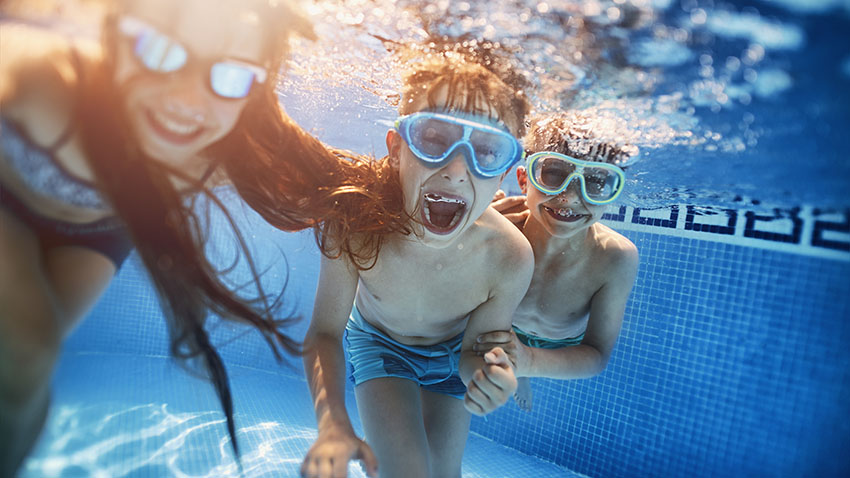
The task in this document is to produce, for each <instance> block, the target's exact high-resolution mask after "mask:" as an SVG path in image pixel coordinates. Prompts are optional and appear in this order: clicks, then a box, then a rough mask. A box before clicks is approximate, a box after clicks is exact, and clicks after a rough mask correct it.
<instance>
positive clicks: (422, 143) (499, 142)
mask: <svg viewBox="0 0 850 478" xmlns="http://www.w3.org/2000/svg"><path fill="white" fill-rule="evenodd" d="M395 129H396V130H397V131H398V132H399V134H400V135H401V137H402V139H404V141H405V142H406V143H407V146H408V147H409V148H410V150H411V151H412V152H413V154H414V155H416V157H417V158H419V160H420V161H422V162H423V163H425V165H426V166H428V167H430V168H439V167H442V166H444V165H445V164H446V163H448V162H449V161H450V160H451V158H452V156H453V155H454V153H455V151H456V150H457V149H458V148H461V150H462V151H463V152H464V157H465V158H466V164H467V165H468V166H469V170H470V171H471V172H472V173H473V174H475V175H476V176H478V177H480V178H484V179H489V178H493V177H496V176H499V175H501V174H502V173H504V172H505V171H507V170H509V169H511V166H513V165H514V164H515V163H516V162H517V161H519V160H520V159H522V158H523V157H524V156H525V152H524V151H523V150H522V146H521V145H520V144H519V141H517V139H516V138H514V136H513V135H511V134H510V133H508V132H507V131H505V130H502V129H499V128H497V127H495V126H492V125H489V124H485V123H479V122H476V121H472V120H469V119H464V118H458V117H456V116H451V115H447V114H441V113H432V112H427V111H421V112H418V113H413V114H410V115H407V116H402V117H400V118H398V119H397V120H396V122H395Z"/></svg>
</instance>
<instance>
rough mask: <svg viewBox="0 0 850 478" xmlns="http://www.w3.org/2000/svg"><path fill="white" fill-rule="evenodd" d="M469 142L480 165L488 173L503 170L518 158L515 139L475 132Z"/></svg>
mask: <svg viewBox="0 0 850 478" xmlns="http://www.w3.org/2000/svg"><path fill="white" fill-rule="evenodd" d="M469 142H470V144H472V149H473V150H474V151H475V157H476V158H478V165H479V166H480V167H481V169H484V170H487V171H495V170H498V169H501V168H502V167H503V166H504V165H505V164H508V163H511V161H512V160H513V158H514V156H516V153H515V152H514V141H513V138H511V137H508V136H504V135H497V134H493V133H488V132H484V131H473V132H472V135H470V137H469Z"/></svg>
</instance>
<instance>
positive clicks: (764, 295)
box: [67, 205, 850, 477]
mask: <svg viewBox="0 0 850 478" xmlns="http://www.w3.org/2000/svg"><path fill="white" fill-rule="evenodd" d="M243 210H244V208H242V207H241V206H240V207H237V208H236V216H237V218H238V219H239V220H240V222H241V224H242V226H243V227H245V230H247V231H250V233H248V234H246V235H247V236H249V237H248V239H249V240H250V241H251V242H252V244H253V245H254V247H255V250H256V251H257V252H256V254H257V258H258V259H259V261H258V262H259V263H260V267H261V268H266V267H269V269H268V272H267V273H266V275H265V276H264V283H265V284H266V286H267V287H268V288H269V290H275V288H277V289H279V288H280V285H281V284H282V283H283V281H284V278H285V277H286V272H287V271H288V272H289V281H288V283H287V287H286V292H285V296H284V302H285V303H286V304H293V306H292V307H293V308H292V310H293V311H294V312H295V313H298V314H301V315H303V316H304V317H305V319H304V320H303V321H302V322H301V323H300V324H298V325H296V326H295V327H294V328H293V329H291V330H292V331H293V332H292V333H293V334H294V335H296V336H299V337H300V336H303V333H304V331H305V330H306V325H307V324H306V322H307V320H308V318H309V313H310V310H311V308H312V304H311V302H312V299H313V294H314V290H315V285H316V279H317V264H318V257H319V256H318V252H317V251H316V249H315V246H314V244H313V238H312V235H311V234H310V233H299V234H280V233H277V232H276V231H274V230H272V229H271V228H269V227H268V226H267V225H265V224H264V223H262V221H261V220H259V219H258V218H257V217H256V216H255V215H254V214H253V213H252V212H250V211H246V212H245V213H244V214H243V213H242V211H243ZM243 216H244V217H243ZM606 223H607V224H609V225H610V226H611V227H614V228H615V229H617V230H619V231H621V232H622V233H623V234H624V235H626V236H627V237H629V238H630V239H631V240H632V241H633V242H634V243H635V244H636V245H637V246H638V249H639V250H640V255H641V264H640V270H639V273H638V277H637V282H636V284H635V288H634V291H633V293H632V296H631V298H630V300H629V304H628V307H627V310H626V318H625V321H624V325H623V330H622V333H621V336H620V339H619V341H618V343H617V346H616V348H615V351H614V354H613V356H612V358H611V362H610V363H609V365H608V368H607V369H606V370H605V371H604V372H603V373H602V374H601V375H600V376H598V377H595V378H592V379H585V380H576V381H553V380H546V379H533V380H532V387H533V389H534V393H535V396H534V409H533V411H532V412H530V413H525V412H522V411H520V410H519V409H518V408H517V407H516V406H515V405H514V404H512V403H511V404H508V405H507V406H505V407H503V408H502V409H500V410H499V411H498V412H496V413H494V414H491V415H490V416H488V417H487V419H486V420H485V419H477V418H476V419H474V420H473V425H472V429H473V431H474V432H477V433H479V434H482V435H484V436H487V437H490V438H492V439H493V440H495V441H497V442H500V443H503V444H505V445H507V446H510V447H512V448H516V449H519V450H521V451H523V452H525V453H527V454H529V455H533V456H537V457H541V458H543V459H546V460H548V461H552V462H555V463H558V464H560V465H563V466H566V467H567V468H569V469H570V470H573V471H576V472H579V473H582V474H586V475H589V476H594V477H618V476H622V477H635V476H720V475H726V476H850V457H848V455H847V453H846V450H848V449H850V423H848V420H847V419H848V418H849V417H848V412H850V409H848V406H847V404H848V403H850V346H848V343H850V213H848V212H847V211H837V212H836V211H819V210H817V209H814V208H793V209H789V210H780V211H775V212H773V213H764V212H763V211H747V210H744V209H741V210H729V209H723V210H714V209H710V208H694V207H689V206H684V205H683V206H674V207H668V208H662V209H656V210H651V211H648V210H645V209H644V210H641V209H639V208H632V207H625V206H623V207H619V208H615V209H614V210H612V211H611V213H610V214H609V215H608V216H606ZM213 237H214V238H216V241H214V244H215V245H216V247H219V248H223V249H227V247H228V246H227V244H228V243H229V242H228V240H227V239H220V238H227V237H229V235H228V232H227V231H226V228H224V227H223V226H222V224H220V222H218V223H216V224H215V225H214V228H213ZM279 251H283V252H284V253H285V256H286V261H287V262H286V263H284V262H283V261H282V260H281V259H280V254H279ZM225 255H226V254H225ZM242 280H244V279H242ZM242 330H244V329H242V328H240V327H234V326H230V325H223V326H218V327H215V331H214V337H215V341H216V343H218V344H221V348H220V350H221V353H222V355H223V357H224V359H225V361H226V362H227V363H228V364H234V365H235V364H239V365H247V366H252V367H257V368H267V369H268V368H275V369H279V370H280V371H281V372H282V373H286V374H296V375H300V374H302V372H301V368H300V363H298V362H297V361H294V362H293V364H292V366H285V365H284V366H281V365H278V364H276V363H275V362H274V360H273V358H272V355H271V354H270V353H269V351H268V348H267V346H266V345H265V344H264V343H263V342H262V341H261V340H260V339H259V338H258V337H257V335H256V334H255V333H253V332H247V333H245V332H242ZM67 349H68V350H69V351H80V352H84V351H96V352H114V353H135V354H148V355H164V354H166V353H167V343H166V335H165V332H164V325H163V322H162V320H161V319H160V313H159V310H158V308H157V305H156V300H155V298H154V297H153V295H152V293H151V291H150V288H149V286H148V285H147V283H146V281H145V276H144V273H143V272H142V271H141V270H140V268H139V266H138V262H137V259H136V258H135V257H131V260H130V261H129V262H128V263H127V265H125V267H124V269H123V270H122V271H121V272H120V274H119V276H118V277H117V279H116V281H115V282H114V284H113V285H112V287H111V289H110V290H109V291H108V292H107V295H106V297H105V298H104V300H102V301H101V302H100V304H99V305H98V306H97V308H96V309H95V311H94V312H93V314H92V316H91V317H90V318H89V319H88V320H86V321H85V322H84V323H83V324H82V325H81V326H80V328H79V329H78V330H77V331H76V332H75V334H74V335H73V336H72V337H71V339H70V340H69V343H68V344H67ZM236 406H237V412H238V406H239V404H238V403H237V404H236ZM272 418H273V417H272Z"/></svg>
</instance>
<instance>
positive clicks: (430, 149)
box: [408, 118, 463, 161]
mask: <svg viewBox="0 0 850 478" xmlns="http://www.w3.org/2000/svg"><path fill="white" fill-rule="evenodd" d="M408 131H409V133H410V141H409V143H410V144H412V145H413V146H414V147H416V149H417V150H418V151H419V152H420V153H421V156H422V159H426V160H437V161H439V160H441V159H443V155H444V154H446V151H448V150H449V148H451V147H452V146H453V145H454V144H455V143H457V142H458V141H460V140H462V139H463V126H460V125H457V124H451V123H446V122H445V121H441V120H438V119H435V118H420V119H414V120H413V121H411V123H410V127H409V130H408Z"/></svg>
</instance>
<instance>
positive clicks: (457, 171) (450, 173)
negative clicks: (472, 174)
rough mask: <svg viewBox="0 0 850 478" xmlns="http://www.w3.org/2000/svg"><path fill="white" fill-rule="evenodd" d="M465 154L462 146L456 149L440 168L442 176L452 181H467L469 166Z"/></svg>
mask: <svg viewBox="0 0 850 478" xmlns="http://www.w3.org/2000/svg"><path fill="white" fill-rule="evenodd" d="M464 154H465V153H464V151H463V150H462V149H460V148H459V149H457V150H455V151H454V152H453V153H452V156H451V159H449V162H448V163H446V164H445V165H444V166H443V167H442V169H440V176H442V177H443V178H444V179H447V180H448V181H450V182H452V183H465V182H466V181H467V180H468V179H469V168H468V167H467V165H466V158H465V157H464Z"/></svg>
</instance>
